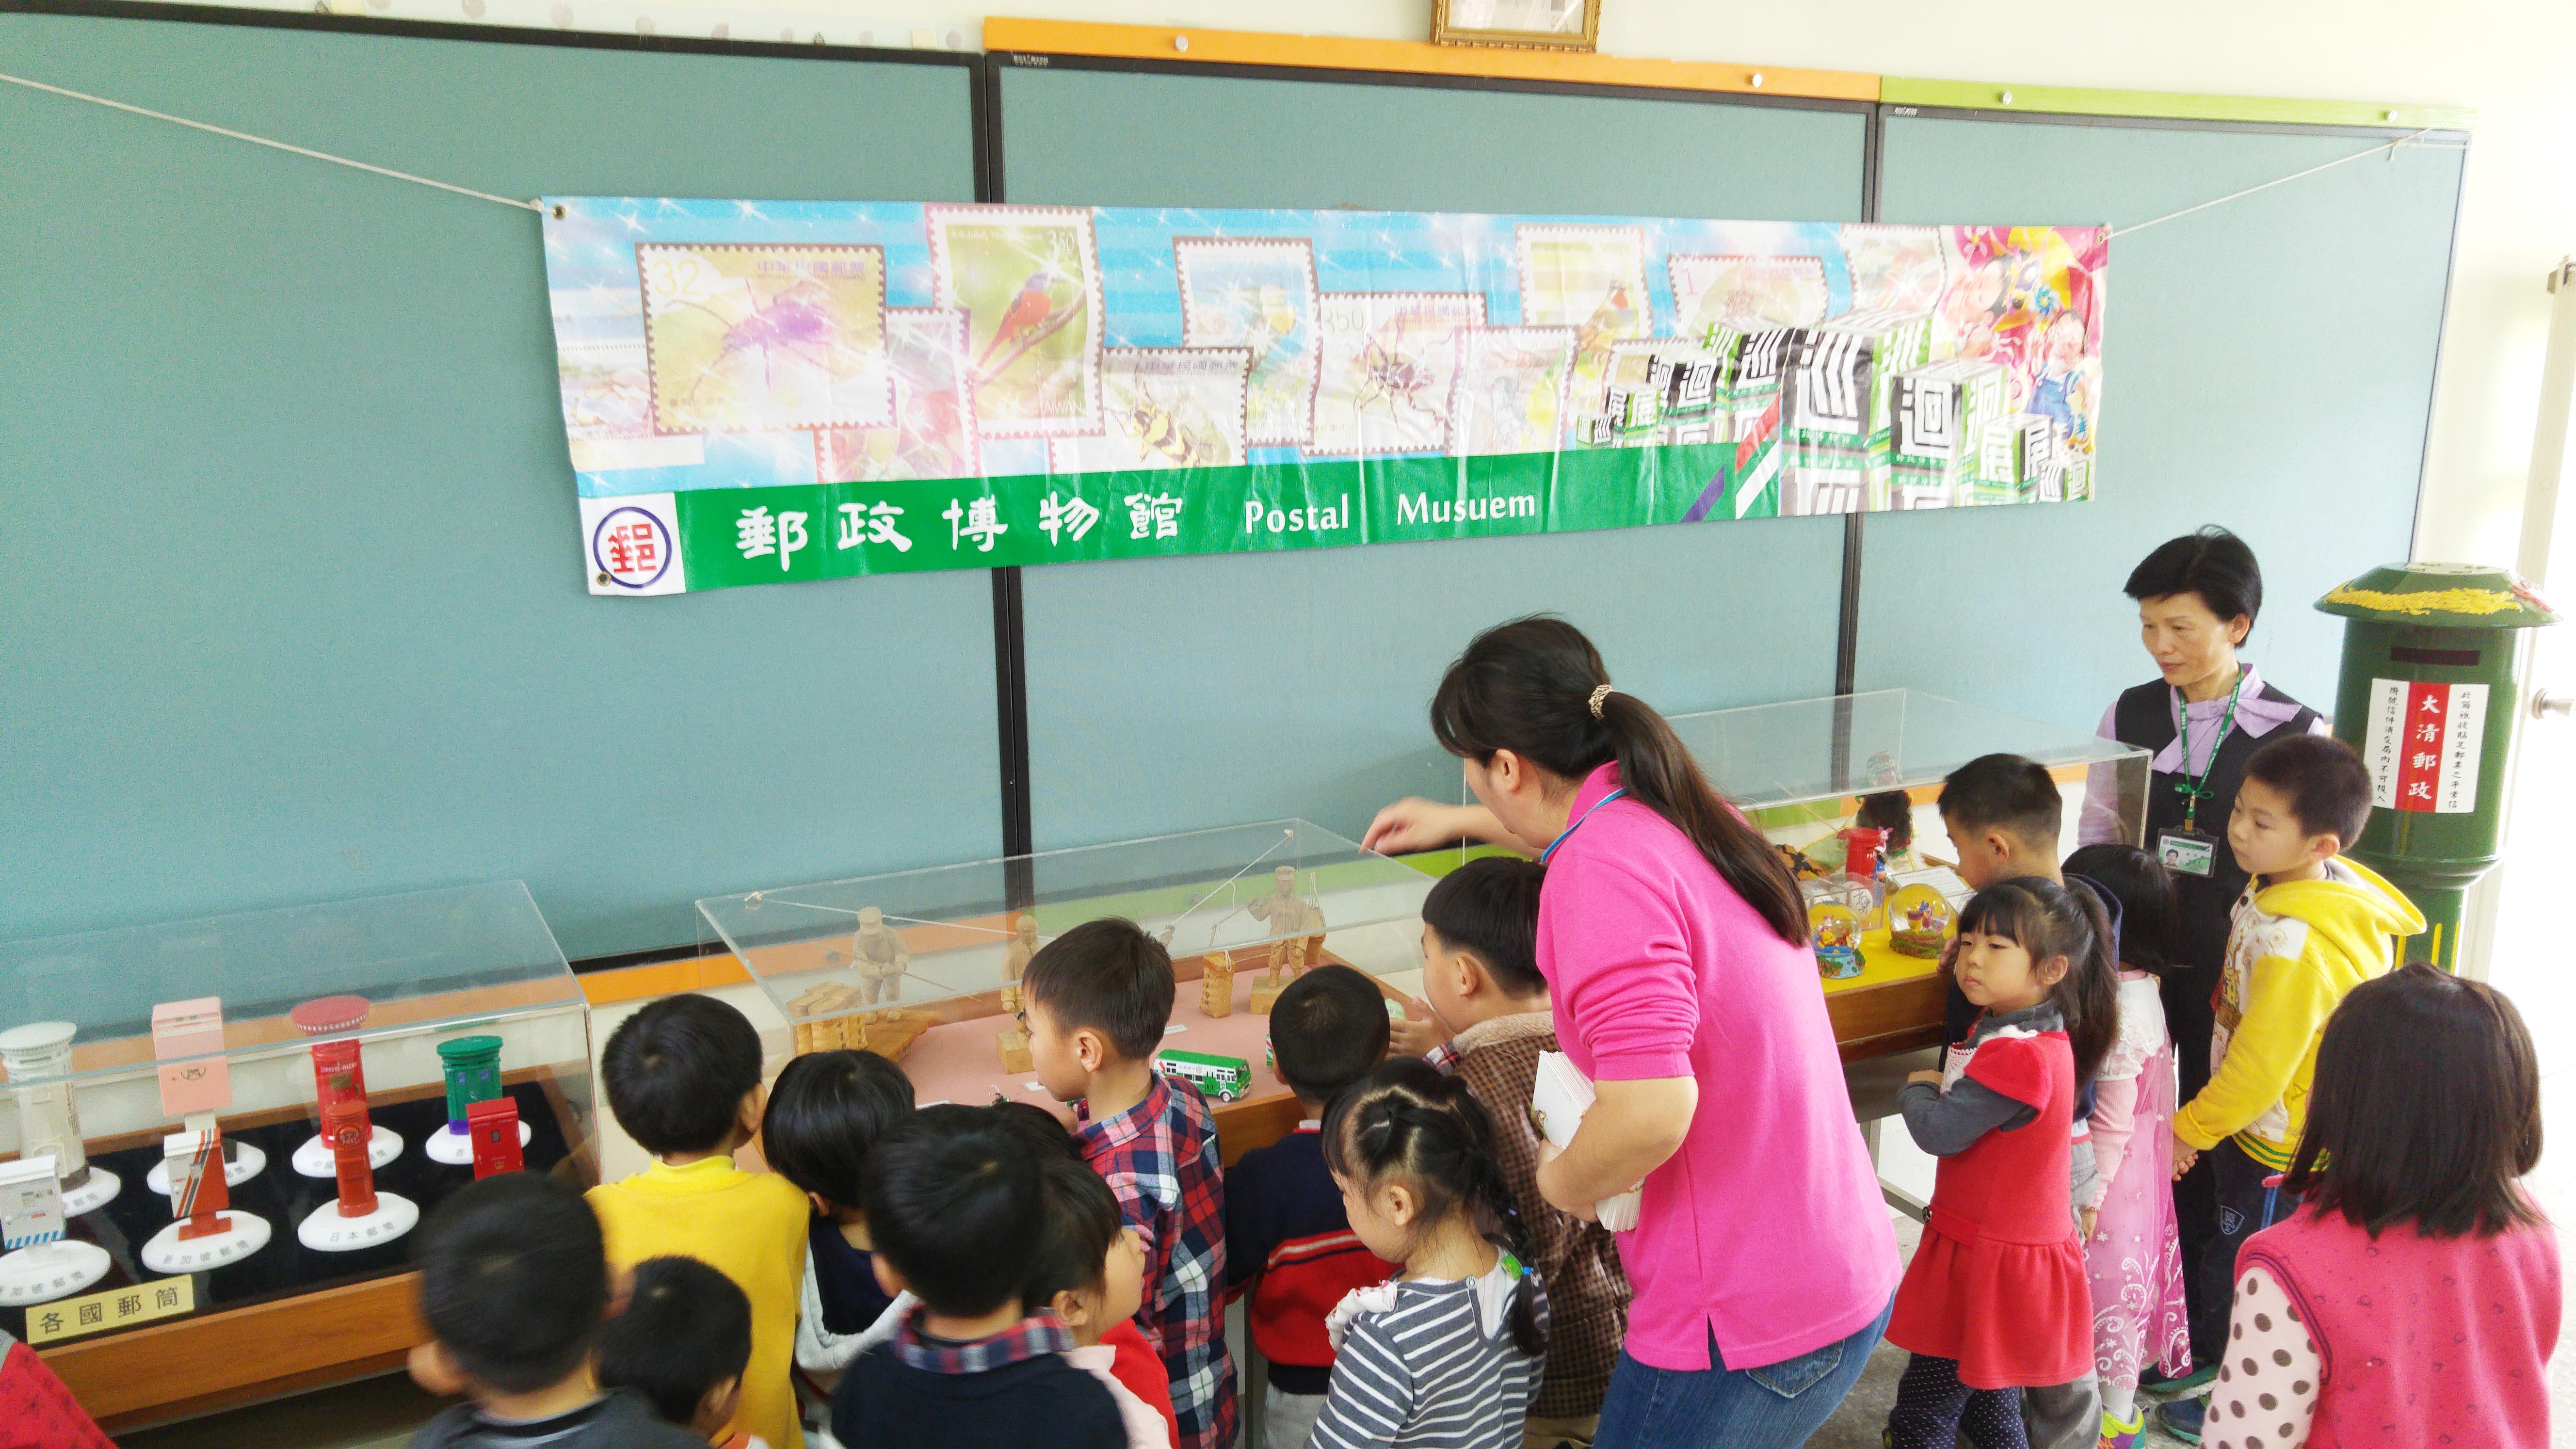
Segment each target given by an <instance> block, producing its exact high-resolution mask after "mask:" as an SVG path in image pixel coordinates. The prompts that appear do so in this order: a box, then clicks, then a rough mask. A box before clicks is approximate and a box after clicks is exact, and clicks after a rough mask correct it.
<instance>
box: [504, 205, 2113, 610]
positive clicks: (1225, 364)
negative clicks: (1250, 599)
mask: <svg viewBox="0 0 2576 1449" xmlns="http://www.w3.org/2000/svg"><path fill="white" fill-rule="evenodd" d="M548 207H549V211H548V220H547V221H546V223H545V258H546V274H547V285H548V292H549V297H550V302H551V310H552V312H553V317H554V325H555V344H556V355H557V360H558V370H559V377H560V387H561V403H562V408H563V415H564V426H565V433H566V437H567V440H568V443H569V447H570V453H571V462H572V467H573V473H574V477H575V482H576V486H577V490H578V492H579V495H580V500H581V518H582V541H581V546H582V556H583V570H584V574H585V576H586V579H587V583H588V586H589V588H590V590H591V592H593V593H596V594H609V595H651V594H666V593H679V592H685V591H688V590H694V589H708V588H722V587H729V586H733V585H738V584H751V583H780V582H790V581H794V580H799V579H813V578H831V577H844V576H849V575H854V574H869V573H886V572H896V571H910V570H917V569H940V568H989V567H995V566H999V565H1004V564H1040V563H1054V562H1077V561H1083V560H1092V559H1106V558H1132V557H1150V556H1155V555H1166V554H1182V553H1208V552H1229V551H1245V550H1266V549H1280V548H1308V547H1331V546H1336V545H1343V544H1360V543H1376V542H1388V541H1396V540H1415V539H1432V538H1462V537H1474V536H1479V535H1485V534H1497V533H1515V532H1562V531H1572V530H1580V529H1595V528H1619V527H1633V526H1639V525H1647V524H1663V523H1696V522H1708V521H1736V520H1748V519H1757V518H1767V517H1776V516H1790V515H1800V514H1817V513H1842V512H1855V511H1867V510H1883V509H1900V508H1903V509H1911V508H1947V507H1964V506H1976V505H1990V504H2007V503H2049V502H2062V501H2072V500H2080V499H2084V498H2088V497H2090V496H2091V494H2092V491H2093V485H2094V471H2093V457H2094V448H2095V442H2096V434H2097V432H2098V425H2099V419H2100V411H2101V396H2102V361H2101V339H2102V309H2103V296H2104V287H2105V283H2106V280H2107V272H2108V256H2107V236H2106V234H2105V232H2104V230H2103V229H2102V228H2099V227H2022V226H1876V225H1843V224H1830V223H1812V222H1742V221H1718V220H1692V219H1676V218H1637V217H1514V216H1486V215H1466V214H1447V213H1414V212H1362V211H1321V212H1307V211H1252V210H1227V209H1187V208H1168V209H1147V208H1121V207H1045V206H1019V205H969V204H911V203H882V202H765V201H764V202H752V201H706V200H681V199H674V198H631V197H629V198H614V197H563V198H549V199H548Z"/></svg>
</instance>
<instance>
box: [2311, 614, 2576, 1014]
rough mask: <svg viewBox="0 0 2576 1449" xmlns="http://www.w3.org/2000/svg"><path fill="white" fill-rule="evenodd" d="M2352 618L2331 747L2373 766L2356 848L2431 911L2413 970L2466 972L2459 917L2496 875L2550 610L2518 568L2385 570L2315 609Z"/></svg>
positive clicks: (2409, 949)
mask: <svg viewBox="0 0 2576 1449" xmlns="http://www.w3.org/2000/svg"><path fill="white" fill-rule="evenodd" d="M2317 607H2318V608H2319V609H2321V610H2323V611H2325V612H2326V613H2329V614H2340V615H2342V616H2343V617H2344V618H2346V619H2348V620H2350V621H2351V622H2350V623H2347V624H2346V625H2344V630H2343V680H2342V683H2341V684H2340V685H2339V686H2338V687H2337V689H2336V691H2335V711H2334V732H2335V737H2336V738H2338V739H2340V740H2342V741H2343V742H2344V743H2346V744H2348V745H2350V746H2352V747H2353V748H2354V749H2356V750H2359V751H2360V752H2361V757H2362V761H2363V762H2364V763H2365V764H2367V765H2368V766H2369V767H2370V779H2371V786H2372V789H2371V806H2372V809H2371V812H2370V824H2369V825H2368V827H2366V828H2365V829H2364V830H2363V831H2362V832H2361V840H2360V841H2359V842H2358V843H2357V844H2355V845H2353V847H2352V854H2353V856H2354V858H2356V859H2358V860H2359V861H2360V862H2361V863H2362V864H2364V865H2366V866H2369V867H2370V868H2371V869H2372V870H2375V871H2377V872H2379V873H2380V874H2381V875H2384V876H2386V877H2387V878H2388V879H2389V881H2390V883H2391V884H2393V885H2395V886H2396V887H2397V888H2398V889H2399V890H2402V891H2404V892H2406V894H2407V897H2408V898H2409V899H2411V900H2413V901H2414V902H2415V907H2416V909H2418V910H2420V911H2422V912H2423V913H2424V920H2425V922H2426V926H2425V935H2424V936H2422V937H2418V938H2416V939H2415V940H2414V941H2410V942H2409V943H2407V945H2406V948H2405V959H2407V960H2420V961H2431V962H2432V963H2433V964H2434V965H2437V966H2439V967H2441V968H2442V969H2443V970H2446V971H2448V970H2452V969H2454V968H2455V967H2456V966H2457V964H2458V957H2459V951H2460V905H2461V901H2462V899H2463V897H2465V896H2466V895H2467V893H2468V889H2469V887H2470V886H2472V885H2475V884H2476V883H2477V881H2478V878H2479V877H2480V876H2483V875H2485V874H2486V873H2487V872H2488V871H2489V870H2490V869H2492V868H2494V866H2495V863H2496V856H2497V835H2498V833H2499V831H2500V829H2501V827H2502V825H2503V814H2504V810H2503V802H2504V789H2505V783H2506V781H2507V780H2508V779H2509V778H2511V774H2512V771H2511V768H2510V766H2511V762H2512V759H2513V746H2514V737H2515V733H2516V731H2517V729H2518V728H2519V726H2520V724H2521V721H2522V715H2523V696H2522V691H2523V687H2524V680H2523V676H2524V674H2525V673H2526V672H2527V667H2528V664H2529V662H2530V658H2531V632H2530V631H2531V630H2532V629H2533V628H2535V627H2536V626H2538V625H2542V624H2555V623H2557V622H2558V615H2557V614H2555V613H2554V612H2552V611H2551V610H2550V608H2549V606H2548V605H2547V604H2546V603H2543V602H2542V601H2541V598H2540V596H2539V595H2538V594H2535V593H2533V592H2532V591H2531V588H2530V586H2528V585H2526V584H2525V583H2523V581H2522V580H2521V579H2519V578H2516V577H2515V576H2514V575H2513V573H2512V572H2511V571H2510V570H2507V569H2499V568H2488V567H2485V566H2483V565H2479V564H2388V565H2385V566H2383V567H2380V568H2375V569H2372V570H2371V571H2370V572H2368V573H2366V574H2363V575H2362V576H2361V577H2359V578H2357V579H2354V580H2352V581H2351V582H2349V583H2346V584H2342V585H2339V586H2338V587H2336V588H2335V589H2334V591H2333V592H2331V593H2329V594H2327V595H2326V596H2325V597H2324V598H2322V599H2320V600H2318V601H2317Z"/></svg>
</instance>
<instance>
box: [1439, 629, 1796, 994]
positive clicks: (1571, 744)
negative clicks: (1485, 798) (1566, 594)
mask: <svg viewBox="0 0 2576 1449" xmlns="http://www.w3.org/2000/svg"><path fill="white" fill-rule="evenodd" d="M1609 685H1610V672H1609V670H1608V669H1607V668H1606V667H1605V666H1604V665H1603V664H1602V662H1601V652H1600V651H1599V650H1597V649H1595V648H1593V647H1592V641H1591V640H1589V639H1586V638H1584V637H1583V631H1582V630H1580V629H1577V628H1575V627H1574V626H1573V625H1572V624H1569V623H1567V622H1565V621H1564V620H1563V619H1559V618H1556V617H1554V616H1552V615H1547V614H1533V615H1531V616H1530V617H1528V618H1526V619H1514V620H1512V621H1511V622H1510V623H1508V624H1497V625H1495V626H1494V627H1493V628H1490V629H1488V630H1486V631H1485V632H1484V633H1482V634H1479V635H1477V636H1476V637H1475V638H1474V639H1472V640H1469V641H1468V644H1467V648H1466V651H1465V652H1464V653H1462V654H1460V655H1459V656H1458V657H1457V659H1456V660H1455V661H1453V662H1452V663H1451V664H1450V666H1449V672H1448V673H1446V674H1444V675H1442V676H1441V679H1440V688H1439V691H1438V692H1437V693H1435V694H1433V695H1432V697H1431V732H1432V734H1433V735H1435V736H1437V737H1438V738H1439V740H1440V747H1441V748H1442V749H1445V750H1447V751H1448V752H1449V753H1451V754H1453V755H1456V756H1457V757H1458V758H1460V759H1462V760H1474V761H1476V762H1477V763H1478V764H1489V763H1491V762H1492V760H1493V758H1494V752H1495V751H1497V750H1510V751H1511V752H1512V753H1514V754H1516V755H1519V756H1521V757H1522V758H1523V759H1526V760H1528V761H1529V762H1530V763H1531V764H1534V765H1536V766H1538V767H1539V768H1540V769H1542V770H1545V771H1547V772H1548V773H1549V774H1551V775H1554V776H1556V777H1558V778H1559V779H1562V780H1570V781H1575V782H1578V783H1579V782H1581V781H1582V780H1583V779H1584V778H1585V777H1586V776H1588V775H1590V774H1591V773H1592V772H1593V771H1594V770H1597V769H1599V768H1601V767H1602V766H1603V765H1607V764H1613V763H1615V764H1617V765H1618V767H1619V784H1620V786H1621V787H1622V788H1624V789H1625V790H1626V791H1627V792H1628V797H1629V798H1630V799H1632V800H1635V801H1637V802H1638V803H1640V804H1642V805H1645V806H1646V807H1647V808H1649V809H1651V810H1653V811H1654V812H1655V813H1656V814H1658V815H1661V816H1662V817H1664V819H1666V820H1668V821H1670V822H1671V823H1672V825H1673V828H1675V829H1677V830H1679V831H1680V832H1681V833H1682V834H1683V835H1685V836H1688V837H1689V838H1690V842H1691V844H1692V845H1694V846H1696V847H1698V849H1699V853H1700V854H1701V855H1702V856H1704V857H1706V858H1707V860H1708V863H1709V864H1710V865H1711V866H1713V867H1715V868H1716V870H1717V873H1718V875H1719V876H1721V877H1723V878H1724V879H1725V881H1726V883H1727V885H1728V886H1730V887H1732V888H1733V889H1734V891H1735V893H1736V894H1737V895H1739V896H1742V897H1743V898H1744V900H1745V903H1746V904H1747V905H1750V906H1752V907H1753V909H1754V911H1755V912H1756V913H1758V914H1759V915H1760V916H1761V917H1762V920H1763V922H1764V924H1766V925H1768V926H1769V927H1770V928H1771V930H1772V933H1773V934H1775V935H1777V936H1778V937H1779V938H1780V939H1781V940H1783V941H1786V942H1788V943H1789V944H1791V945H1793V946H1799V945H1804V944H1806V941H1807V902H1806V898H1805V897H1804V896H1802V895H1801V894H1799V891H1798V883H1797V881H1796V880H1795V879H1793V878H1792V877H1791V876H1790V874H1789V866H1788V863H1787V862H1786V861H1784V860H1782V859H1781V856H1780V852H1779V851H1778V850H1776V849H1774V848H1773V847H1772V845H1771V842H1770V841H1768V840H1765V839H1763V838H1762V832H1760V831H1758V830H1755V829H1754V828H1753V826H1752V824H1751V823H1750V822H1748V821H1747V820H1746V819H1745V818H1744V817H1743V815H1742V814H1740V813H1738V812H1737V810H1736V809H1735V807H1734V806H1733V805H1731V804H1729V803H1727V800H1726V797H1725V796H1723V795H1720V794H1719V793H1717V788H1716V787H1715V786H1713V785H1711V784H1709V782H1708V777H1707V776H1706V775H1704V774H1702V773H1701V772H1700V768H1699V762H1698V761H1697V760H1696V759H1694V758H1692V756H1691V752H1690V750H1689V749H1688V748H1687V747H1685V746H1684V745H1683V744H1682V742H1681V737H1680V736H1679V735H1676V734H1674V733H1673V727H1672V725H1671V724H1669V723H1667V722H1666V721H1665V719H1664V717H1663V716H1662V715H1660V714H1657V713H1656V712H1655V711H1654V709H1653V708H1652V707H1650V706H1649V705H1647V703H1646V702H1645V701H1644V700H1641V699H1639V698H1637V697H1636V696H1635V695H1633V694H1622V693H1619V692H1618V691H1615V690H1611V691H1610V692H1608V693H1603V692H1602V691H1604V690H1607V689H1609ZM1596 695H1598V696H1599V702H1598V703H1595V702H1594V696H1596Z"/></svg>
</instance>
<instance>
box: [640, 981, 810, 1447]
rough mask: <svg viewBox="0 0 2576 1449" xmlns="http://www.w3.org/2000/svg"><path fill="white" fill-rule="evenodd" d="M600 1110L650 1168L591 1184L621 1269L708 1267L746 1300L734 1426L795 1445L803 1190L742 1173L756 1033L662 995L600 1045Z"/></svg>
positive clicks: (752, 1104) (712, 1002)
mask: <svg viewBox="0 0 2576 1449" xmlns="http://www.w3.org/2000/svg"><path fill="white" fill-rule="evenodd" d="M600 1076H601V1080H602V1082H603V1083H604V1085H605V1087H606V1089H607V1093H608V1110H609V1112H610V1113H611V1114H613V1115H614V1116H615V1117H616V1118H617V1125H618V1126H620V1127H623V1128H625V1129H626V1133H627V1135H628V1136H630V1137H633V1138H634V1139H635V1140H636V1142H637V1143H638V1144H640V1145H641V1146H642V1147H643V1149H644V1150H645V1151H647V1152H650V1153H652V1154H653V1158H654V1162H653V1165H652V1166H651V1167H648V1168H646V1169H644V1170H643V1171H642V1172H639V1173H637V1174H635V1175H634V1176H633V1177H630V1178H627V1179H625V1180H624V1181H622V1182H605V1183H601V1184H600V1185H599V1186H597V1187H595V1188H592V1189H591V1190H590V1205H591V1207H592V1209H593V1210H594V1211H596V1212H597V1213H598V1214H599V1226H600V1231H601V1233H602V1234H603V1235H604V1236H605V1237H606V1239H607V1243H608V1264H609V1267H610V1268H611V1269H612V1270H615V1271H618V1272H624V1271H625V1270H627V1269H630V1268H632V1267H634V1266H635V1265H636V1264H638V1263H640V1262H642V1261H644V1260H645V1259H647V1258H660V1257H666V1256H671V1255H674V1254H676V1255H678V1256H680V1257H686V1258H696V1259H698V1260H699V1261H700V1262H703V1263H707V1264H709V1265H711V1266H713V1267H714V1268H716V1269H717V1270H718V1271H719V1272H722V1273H723V1274H724V1275H725V1276H726V1277H728V1278H731V1279H732V1280H733V1281H734V1283H735V1284H736V1285H737V1286H739V1287H740V1288H741V1289H742V1291H743V1293H744V1295H745V1296H747V1297H749V1298H750V1299H751V1364H750V1367H749V1368H747V1369H745V1370H744V1372H743V1379H742V1404H741V1407H740V1408H739V1409H738V1410H737V1411H736V1413H735V1417H734V1421H733V1424H732V1426H731V1428H732V1429H735V1430H740V1431H741V1432H744V1433H748V1434H756V1435H758V1436H759V1437H760V1438H761V1439H763V1440H765V1441H767V1442H768V1444H769V1445H770V1449H802V1446H803V1445H804V1442H805V1438H804V1434H803V1433H802V1432H801V1430H800V1429H799V1426H798V1424H797V1419H796V1393H795V1388H794V1386H793V1385H792V1384H791V1383H790V1382H789V1381H788V1371H789V1365H790V1358H791V1355H792V1353H793V1352H794V1349H795V1346H796V1305H797V1295H798V1290H799V1289H800V1288H801V1287H802V1285H803V1282H804V1276H805V1218H806V1205H805V1194H804V1193H802V1192H800V1191H798V1190H797V1189H796V1186H795V1184H793V1183H790V1182H789V1181H788V1180H787V1179H785V1178H783V1177H780V1176H778V1175H777V1174H776V1173H771V1172H760V1173H751V1172H744V1171H743V1170H742V1169H740V1168H738V1167H736V1166H734V1162H733V1153H734V1149H736V1148H738V1147H741V1146H742V1145H743V1144H745V1143H747V1142H749V1141H751V1139H752V1136H753V1134H754V1133H756V1132H757V1131H758V1130H759V1128H760V1109H761V1090H760V1037H759V1034H758V1033H756V1032H754V1031H753V1030H752V1029H751V1023H750V1022H749V1021H747V1020H745V1019H744V1017H743V1014H742V1013H741V1012H739V1011H736V1010H734V1009H733V1008H732V1007H730V1006H727V1005H726V1004H724V1003H723V1002H721V1001H718V1000H716V999H715V998H713V997H711V996H698V995H694V994H690V995H682V996H670V997H665V998H663V999H662V1000H660V1001H656V1002H654V1003H653V1004H651V1005H650V1006H647V1007H645V1008H644V1009H643V1010H642V1011H639V1012H637V1013H635V1014H634V1015H633V1016H630V1017H628V1018H627V1019H626V1020H625V1021H624V1022H623V1023H622V1024H620V1025H619V1026H618V1028H617V1030H616V1031H615V1032H614V1033H613V1034H611V1035H610V1036H609V1038H608V1049H607V1050H606V1051H604V1052H602V1053H601V1054H600Z"/></svg>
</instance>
